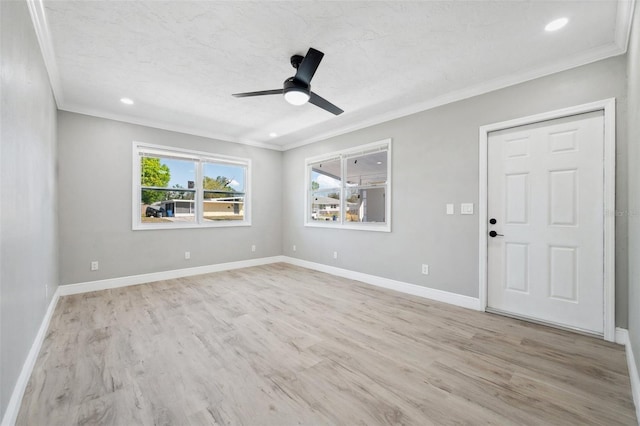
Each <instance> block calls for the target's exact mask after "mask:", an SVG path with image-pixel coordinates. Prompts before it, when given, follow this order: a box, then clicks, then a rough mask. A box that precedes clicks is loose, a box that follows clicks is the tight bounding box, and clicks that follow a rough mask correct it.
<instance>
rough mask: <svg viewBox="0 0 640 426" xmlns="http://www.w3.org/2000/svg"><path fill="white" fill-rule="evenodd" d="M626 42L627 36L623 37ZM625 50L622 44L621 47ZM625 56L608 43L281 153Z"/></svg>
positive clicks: (375, 118)
mask: <svg viewBox="0 0 640 426" xmlns="http://www.w3.org/2000/svg"><path fill="white" fill-rule="evenodd" d="M627 39H628V33H627ZM624 46H625V48H626V42H625V43H624ZM624 53H625V50H623V48H622V47H620V46H618V44H617V43H611V44H608V45H605V46H600V47H598V48H595V49H590V50H588V51H586V52H582V53H580V54H578V55H574V56H570V57H568V58H567V59H566V60H564V61H562V62H556V63H554V64H551V65H547V66H544V67H539V68H535V69H533V70H527V71H524V72H521V73H519V74H511V75H507V76H504V77H499V78H496V79H493V80H489V81H486V82H484V83H481V84H478V85H475V86H471V87H467V88H465V89H462V90H457V91H455V92H450V93H447V94H445V95H442V96H438V97H436V98H432V99H429V100H427V101H424V102H418V103H414V104H412V105H409V106H407V107H405V108H401V109H395V110H393V111H392V112H388V113H383V114H378V115H374V116H372V117H371V118H370V119H367V120H363V121H358V122H357V123H354V124H351V125H346V126H343V127H340V128H338V129H334V130H330V131H328V132H323V133H320V134H317V135H315V136H313V137H311V138H304V139H302V140H299V141H297V142H293V143H289V144H284V145H282V150H283V151H288V150H290V149H295V148H299V147H301V146H304V145H309V144H311V143H315V142H319V141H322V140H326V139H329V138H332V137H336V136H340V135H343V134H346V133H350V132H353V131H356V130H360V129H363V128H366V127H371V126H375V125H377V124H381V123H385V122H387V121H391V120H395V119H398V118H402V117H406V116H409V115H412V114H416V113H419V112H423V111H427V110H430V109H433V108H436V107H439V106H442V105H447V104H450V103H453V102H457V101H461V100H464V99H469V98H472V97H474V96H479V95H483V94H486V93H489V92H494V91H496V90H500V89H504V88H507V87H510V86H515V85H516V84H520V83H525V82H527V81H531V80H535V79H537V78H541V77H545V76H548V75H551V74H556V73H558V72H562V71H566V70H569V69H572V68H577V67H580V66H583V65H587V64H590V63H593V62H597V61H600V60H603V59H607V58H610V57H613V56H618V55H622V54H624Z"/></svg>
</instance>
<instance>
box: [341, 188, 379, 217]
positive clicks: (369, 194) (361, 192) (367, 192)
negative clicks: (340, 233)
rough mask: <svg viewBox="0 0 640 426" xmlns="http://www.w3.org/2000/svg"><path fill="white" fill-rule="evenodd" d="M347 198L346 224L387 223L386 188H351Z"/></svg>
mask: <svg viewBox="0 0 640 426" xmlns="http://www.w3.org/2000/svg"><path fill="white" fill-rule="evenodd" d="M346 197H347V199H346V200H345V201H346V203H345V209H346V212H345V221H346V222H385V219H386V218H385V198H386V188H385V187H378V188H367V189H363V188H349V189H348V191H347V193H346Z"/></svg>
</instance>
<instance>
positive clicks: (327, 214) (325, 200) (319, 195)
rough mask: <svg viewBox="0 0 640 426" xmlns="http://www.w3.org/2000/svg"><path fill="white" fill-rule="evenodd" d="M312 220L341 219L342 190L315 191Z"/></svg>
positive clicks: (312, 201) (332, 220)
mask: <svg viewBox="0 0 640 426" xmlns="http://www.w3.org/2000/svg"><path fill="white" fill-rule="evenodd" d="M311 220H314V221H327V222H339V221H340V191H315V192H313V194H311Z"/></svg>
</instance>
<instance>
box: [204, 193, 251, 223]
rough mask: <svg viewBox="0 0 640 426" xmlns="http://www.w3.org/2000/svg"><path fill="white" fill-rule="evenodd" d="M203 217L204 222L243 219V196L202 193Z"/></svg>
mask: <svg viewBox="0 0 640 426" xmlns="http://www.w3.org/2000/svg"><path fill="white" fill-rule="evenodd" d="M204 197H205V198H204V203H203V204H204V205H203V210H204V211H203V216H204V219H205V220H206V221H212V220H242V219H244V194H242V193H233V192H232V193H229V194H220V193H210V192H205V193H204Z"/></svg>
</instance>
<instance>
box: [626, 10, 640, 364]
mask: <svg viewBox="0 0 640 426" xmlns="http://www.w3.org/2000/svg"><path fill="white" fill-rule="evenodd" d="M627 61H628V62H627V77H628V91H629V98H628V106H629V115H628V126H629V129H628V130H629V165H630V166H629V210H628V212H629V214H628V217H629V327H628V329H629V338H630V340H631V346H632V348H633V353H634V355H635V357H636V363H637V366H638V371H640V77H639V76H640V4H636V10H635V13H634V17H633V26H632V31H631V41H630V43H629V50H628V53H627Z"/></svg>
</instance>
